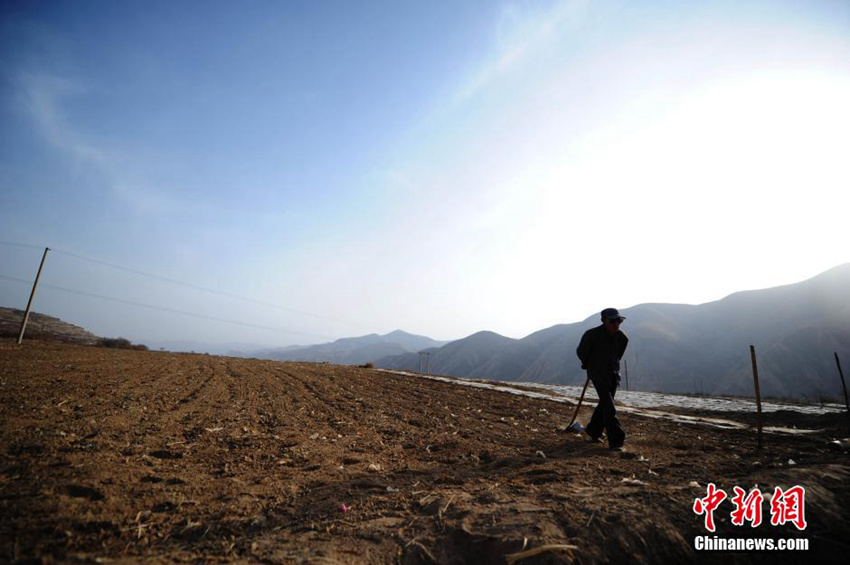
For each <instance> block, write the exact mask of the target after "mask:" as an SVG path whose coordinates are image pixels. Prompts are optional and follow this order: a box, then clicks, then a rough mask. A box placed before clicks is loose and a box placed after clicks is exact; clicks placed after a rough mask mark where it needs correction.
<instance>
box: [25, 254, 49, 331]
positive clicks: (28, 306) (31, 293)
mask: <svg viewBox="0 0 850 565" xmlns="http://www.w3.org/2000/svg"><path fill="white" fill-rule="evenodd" d="M48 251H50V248H49V247H45V248H44V255H42V256H41V264H40V265H39V266H38V273H36V275H35V282H33V283H32V292H30V300H29V302H27V309H26V311H25V312H24V319H23V320H22V321H21V333H20V334H18V345H20V344H21V342H22V341H23V340H24V330H26V329H27V320H29V317H30V309H32V301H33V298H35V290H36V289H37V288H38V280H39V279H40V278H41V270H42V269H43V268H44V260H45V259H47V252H48Z"/></svg>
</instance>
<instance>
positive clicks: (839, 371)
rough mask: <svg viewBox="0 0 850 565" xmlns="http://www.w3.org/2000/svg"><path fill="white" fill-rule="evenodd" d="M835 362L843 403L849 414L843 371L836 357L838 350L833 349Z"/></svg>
mask: <svg viewBox="0 0 850 565" xmlns="http://www.w3.org/2000/svg"><path fill="white" fill-rule="evenodd" d="M833 354H834V355H835V364H836V365H838V376H839V377H841V387H842V388H843V389H844V405H845V406H847V413H848V414H850V402H848V401H847V385H846V384H845V383H844V371H842V370H841V360H840V359H838V352H837V351H834V352H833Z"/></svg>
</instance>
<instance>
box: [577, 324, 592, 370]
mask: <svg viewBox="0 0 850 565" xmlns="http://www.w3.org/2000/svg"><path fill="white" fill-rule="evenodd" d="M589 333H590V332H584V335H583V336H581V341H580V342H579V344H578V347H577V348H576V355H578V359H579V361H581V368H582V369H585V370H586V369H587V363H588V361H590V350H591V349H592V346H591V342H590V337H588V334H589Z"/></svg>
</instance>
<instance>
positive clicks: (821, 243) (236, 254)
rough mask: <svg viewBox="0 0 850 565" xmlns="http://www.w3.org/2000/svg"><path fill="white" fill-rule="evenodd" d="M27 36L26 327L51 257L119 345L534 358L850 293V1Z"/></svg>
mask: <svg viewBox="0 0 850 565" xmlns="http://www.w3.org/2000/svg"><path fill="white" fill-rule="evenodd" d="M0 17H1V18H2V21H0V124H2V127H0V241H2V242H5V243H17V244H21V243H22V244H26V245H31V246H32V247H20V246H11V245H7V244H5V243H4V244H0V305H4V306H13V307H18V308H23V307H24V306H25V305H26V300H27V297H28V294H29V286H28V285H27V284H26V283H25V282H22V281H29V280H32V279H33V278H34V276H35V271H36V268H37V267H38V262H39V260H40V258H41V251H40V250H39V248H43V247H44V246H50V247H52V248H56V249H57V252H55V253H52V254H51V255H49V256H48V260H47V264H46V266H45V271H44V274H43V277H42V285H44V286H43V287H42V288H41V289H40V290H39V295H38V297H37V299H36V303H35V309H36V310H37V311H41V312H45V313H48V314H52V315H56V316H59V317H62V318H63V319H66V320H68V321H71V322H73V323H76V324H78V325H82V326H84V327H86V328H87V329H89V330H91V331H94V332H95V333H98V334H101V335H111V336H118V335H121V336H124V337H128V338H130V339H133V340H134V341H142V342H144V341H146V340H149V341H153V340H155V339H191V340H198V341H217V342H223V341H243V342H253V343H258V344H264V345H286V344H292V343H314V342H319V341H328V340H330V339H335V338H338V337H343V336H352V335H361V334H365V333H370V332H378V333H385V332H388V331H391V330H394V329H396V328H401V329H404V330H407V331H410V332H414V333H420V334H425V335H428V336H431V337H434V338H437V339H455V338H459V337H463V336H465V335H468V334H470V333H473V332H475V331H478V330H483V329H489V330H493V331H496V332H499V333H501V334H504V335H507V336H511V337H522V336H524V335H526V334H528V333H530V332H532V331H535V330H538V329H542V328H544V327H548V326H551V325H553V324H556V323H564V322H575V321H579V320H582V319H584V318H585V317H587V316H589V315H591V314H593V313H595V312H598V311H599V310H600V309H602V308H603V307H606V306H617V307H621V308H625V307H628V306H632V305H635V304H639V303H643V302H684V303H692V304H697V303H702V302H707V301H711V300H717V299H720V298H722V297H724V296H726V295H728V294H729V293H731V292H734V291H738V290H744V289H754V288H765V287H770V286H776V285H781V284H787V283H792V282H797V281H800V280H803V279H806V278H809V277H812V276H814V275H816V274H818V273H820V272H822V271H824V270H827V269H829V268H831V267H833V266H836V265H838V264H841V263H844V262H847V261H850V248H849V247H848V245H847V242H848V241H850V236H848V224H847V217H848V208H847V206H848V204H847V193H848V189H850V165H848V163H850V160H848V159H850V158H848V155H850V103H848V101H850V3H848V2H846V1H835V2H818V1H813V0H800V1H797V2H782V1H777V0H771V1H765V2H758V1H754V2H748V1H742V0H734V1H729V2H710V1H706V0H700V1H694V2H684V1H678V0H677V1H669V2H667V1H664V2H650V1H619V2H618V1H604V2H603V1H598V2H597V1H540V2H496V1H479V2H475V1H463V2H454V1H452V2H449V1H436V2H421V1H409V2H408V1H401V2H395V1H381V2H369V1H363V2H349V1H340V2H323V1H309V2H307V1H305V2H296V1H287V2H277V1H269V2H210V1H203V2H200V1H199V2H189V1H186V2H165V1H161V2H160V1H149V0H148V1H144V2H131V1H122V2H113V1H100V2H93V1H74V2H58V1H56V0H50V1H31V0H26V1H24V0H20V1H14V0H13V1H6V2H3V3H2V7H0ZM60 251H61V252H60ZM63 252H64V253H63ZM83 258H87V259H95V260H97V261H101V263H96V262H92V261H88V260H85V259H83ZM104 263H106V264H104ZM110 265H118V266H123V267H126V268H127V269H130V270H131V271H130V270H120V269H116V268H114V267H112V266H110ZM140 273H147V274H152V275H156V276H158V277H161V278H160V279H156V278H151V277H146V276H143V275H142V274H140ZM163 278H164V279H171V280H174V281H181V282H183V283H188V285H194V287H193V286H187V285H178V284H174V283H172V282H169V281H166V280H162V279H163ZM197 287H201V288H197ZM63 289H64V290H63ZM202 289H210V290H214V291H217V292H208V291H206V290H202ZM92 295H96V296H92ZM229 295H236V296H238V297H246V298H250V299H252V300H254V301H256V302H248V301H245V300H240V299H238V298H235V297H233V296H229ZM103 297H107V298H112V299H116V300H107V299H105V298H103ZM122 301H123V302H122ZM128 302H132V303H134V304H128ZM140 305H147V306H155V307H157V308H159V309H153V308H149V307H144V306H140ZM174 311H180V312H188V313H192V314H196V315H198V316H203V317H205V318H201V317H190V316H185V315H182V314H178V313H175V312H174ZM210 318H215V319H217V320H228V321H231V322H239V323H242V324H247V325H236V324H233V323H225V322H222V321H217V320H213V319H210ZM256 326H261V327H262V328H268V329H262V328H260V327H256Z"/></svg>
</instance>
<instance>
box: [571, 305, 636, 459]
mask: <svg viewBox="0 0 850 565" xmlns="http://www.w3.org/2000/svg"><path fill="white" fill-rule="evenodd" d="M623 320H625V318H624V317H622V316H620V312H619V311H618V310H617V309H616V308H606V309H605V310H603V311H602V325H601V326H597V327H595V328H593V329H590V330H587V331H586V332H584V335H583V336H581V342H580V343H579V344H578V348H577V349H576V353H577V354H578V358H579V359H580V360H581V368H582V369H585V370H586V371H587V377H588V378H589V379H590V380H591V381H592V382H593V388H595V389H596V394H598V395H599V404H597V405H596V409H595V410H594V411H593V416H591V418H590V422H589V423H588V424H587V427H586V428H585V430H584V431H585V432H586V433H587V435H588V436H590V439H591V441H594V442H597V443H601V442H602V430H603V429H604V430H605V432H606V433H607V435H608V446H609V447H610V448H611V449H614V450H618V451H619V450H621V449H622V448H623V442H625V440H626V433H625V432H624V431H623V428H622V427H620V421H619V420H618V419H617V408H616V407H615V406H614V395H615V394H617V387H618V386H619V384H620V359H622V358H623V353H625V352H626V346H627V345H628V344H629V338H627V337H626V334H624V333H623V332H621V331H620V324H621V323H622V322H623Z"/></svg>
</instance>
